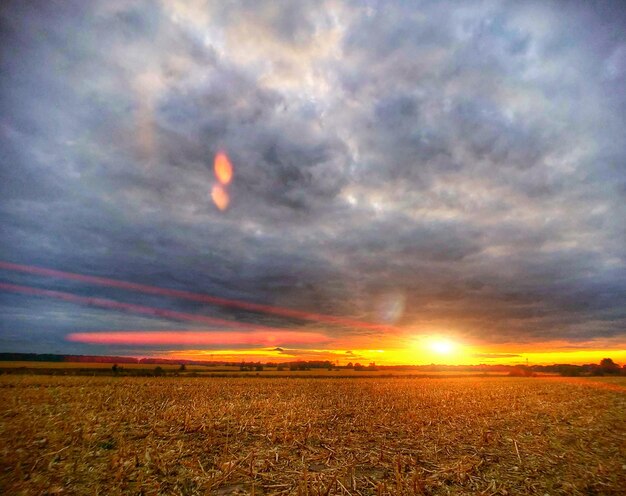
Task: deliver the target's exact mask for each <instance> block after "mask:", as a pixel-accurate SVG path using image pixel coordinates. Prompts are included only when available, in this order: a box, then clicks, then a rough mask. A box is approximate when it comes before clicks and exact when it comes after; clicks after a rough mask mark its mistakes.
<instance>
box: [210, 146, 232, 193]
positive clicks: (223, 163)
mask: <svg viewBox="0 0 626 496" xmlns="http://www.w3.org/2000/svg"><path fill="white" fill-rule="evenodd" d="M213 168H214V170H215V177H217V180H218V181H219V182H220V183H222V184H223V185H224V186H225V185H227V184H228V183H230V181H231V180H232V178H233V165H232V164H231V163H230V160H229V159H228V156H227V155H226V154H225V153H224V152H218V154H217V155H215V163H214V166H213Z"/></svg>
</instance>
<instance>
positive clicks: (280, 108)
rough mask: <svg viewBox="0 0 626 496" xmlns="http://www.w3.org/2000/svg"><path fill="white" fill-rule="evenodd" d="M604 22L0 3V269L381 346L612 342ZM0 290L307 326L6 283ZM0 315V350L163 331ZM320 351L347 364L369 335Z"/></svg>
mask: <svg viewBox="0 0 626 496" xmlns="http://www.w3.org/2000/svg"><path fill="white" fill-rule="evenodd" d="M622 11H623V9H621V8H620V3H619V2H599V3H595V4H594V7H593V8H592V7H591V6H589V5H587V4H586V3H584V2H523V3H518V2H514V3H511V2H497V1H493V2H482V3H480V4H479V5H475V4H472V5H469V4H468V3H467V2H434V1H433V2H427V1H424V2H382V1H381V2H376V1H372V2H335V1H327V2H323V3H322V4H320V3H319V2H297V4H296V3H294V2H246V1H243V2H236V3H229V4H228V5H226V4H225V3H224V2H205V1H201V0H197V1H191V2H178V1H171V2H170V1H163V2H161V3H160V4H158V5H157V6H156V7H155V4H154V3H153V2H142V1H133V2H121V1H120V2H115V1H113V2H111V1H106V2H104V1H103V2H100V1H95V2H75V3H71V2H64V3H62V4H55V3H50V2H26V3H24V2H8V3H6V5H4V6H3V8H2V10H1V14H0V31H1V32H2V33H3V34H2V43H1V44H0V51H1V55H0V64H1V67H0V72H1V73H2V74H3V77H2V78H1V79H0V110H1V112H0V115H1V117H0V152H1V153H0V226H2V227H1V230H2V237H1V241H0V258H1V259H2V260H5V261H8V262H13V263H23V264H32V265H39V266H44V267H50V268H56V269H60V270H67V271H72V272H77V273H84V274H92V275H99V276H104V277H111V278H118V279H124V280H129V281H134V282H138V283H143V284H152V285H156V286H162V287H167V288H173V289H184V290H189V291H196V292H203V293H207V294H211V295H216V296H222V297H227V298H236V299H241V300H244V301H249V302H256V303H263V304H268V305H276V306H281V307H288V308H293V309H298V310H302V311H306V312H315V313H327V314H332V315H342V316H346V317H350V318H356V319H363V320H367V321H371V322H382V323H388V324H394V325H396V326H397V327H398V331H397V332H400V333H402V332H407V333H415V334H420V333H428V332H446V331H450V332H454V333H456V334H458V335H460V336H463V337H465V338H466V339H469V340H474V341H484V342H493V343H500V342H525V343H527V342H534V341H537V342H539V341H546V340H566V341H588V340H590V339H594V338H598V339H602V338H606V339H616V338H617V339H621V338H623V340H624V342H626V304H625V303H624V302H626V229H625V227H624V226H625V224H626V223H625V219H626V169H625V167H624V164H625V163H626V131H625V129H626V122H625V121H626V119H625V117H626V91H625V90H624V88H626V62H625V61H626V34H625V33H626V22H625V19H624V14H623V12H622ZM220 150H225V151H226V152H227V153H228V155H229V157H230V159H231V161H232V163H233V165H234V177H233V180H232V183H231V184H229V194H230V201H231V202H230V205H229V207H228V209H227V210H225V211H224V212H221V211H220V210H218V209H217V208H216V207H215V205H214V204H213V203H212V201H211V189H212V187H213V185H214V183H215V179H214V176H213V170H212V167H213V158H214V156H215V154H216V153H217V152H218V151H220ZM0 279H1V280H2V281H3V282H5V283H8V284H27V285H34V286H36V287H39V288H45V289H50V290H57V291H71V292H75V293H76V294H79V295H83V296H99V297H103V298H113V299H120V300H121V301H126V302H128V303H131V304H138V305H156V306H162V307H164V308H168V309H170V310H172V311H182V312H198V313H202V314H206V315H210V316H215V317H219V318H228V319H237V320H244V321H246V322H258V323H261V324H267V325H282V326H285V327H286V328H289V329H292V330H295V329H303V330H307V329H309V328H311V327H314V324H311V323H309V324H305V323H301V322H296V321H285V320H284V319H280V318H278V317H272V316H268V315H257V314H254V313H250V312H248V313H246V312H241V311H237V310H233V309H227V308H217V307H214V306H212V305H203V304H201V303H197V302H195V303H194V302H184V301H180V300H175V299H167V300H163V299H161V300H157V299H155V298H153V297H150V296H146V295H140V294H130V293H125V292H123V291H120V290H119V289H114V288H95V287H93V286H89V285H84V284H79V283H76V282H71V281H62V280H50V279H45V278H41V277H37V276H33V275H24V274H17V273H14V272H12V271H7V270H3V271H0ZM0 299H1V301H0V305H1V306H2V308H0V346H2V348H4V349H6V350H16V351H29V350H31V349H33V348H38V349H37V350H35V351H50V350H51V349H54V350H56V351H61V352H63V351H68V352H80V351H92V350H93V349H92V348H89V347H88V346H87V345H81V344H77V343H68V342H66V341H65V339H64V336H65V335H66V334H67V333H70V332H89V331H94V330H101V329H110V330H115V329H118V330H124V329H153V330H159V329H171V327H172V322H171V321H170V320H167V319H159V318H156V317H155V318H151V319H150V318H146V317H140V316H135V315H128V314H124V313H121V314H120V313H116V312H114V311H106V310H102V309H94V308H88V307H85V306H83V305H78V304H73V303H71V302H59V301H51V300H46V299H42V298H40V297H37V296H33V295H23V294H22V295H17V294H10V293H9V292H2V293H0ZM94 319H95V321H94ZM180 328H181V329H184V328H189V327H185V325H184V324H182V323H181V324H180ZM324 332H325V333H326V334H327V335H328V336H330V337H331V338H335V339H340V340H342V341H343V342H346V341H349V340H350V339H354V340H355V343H356V342H358V339H361V338H362V336H363V335H372V334H373V333H374V331H368V330H364V329H358V328H351V327H342V328H337V327H334V328H327V329H325V330H324ZM37 343H39V344H37ZM277 344H278V345H280V344H281V343H277ZM356 347H357V346H354V348H356ZM26 348H28V349H26Z"/></svg>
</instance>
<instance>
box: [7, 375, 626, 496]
mask: <svg viewBox="0 0 626 496" xmlns="http://www.w3.org/2000/svg"><path fill="white" fill-rule="evenodd" d="M0 439H2V443H0V493H1V494H18V495H19V494H25V495H26V494H78V495H83V494H84V495H87V494H89V495H93V494H100V495H117V494H119V495H121V494H144V495H153V494H154V495H156V494H180V495H193V494H215V495H227V494H255V495H262V494H266V495H267V494H285V495H286V494H297V495H302V496H304V495H311V496H312V495H316V496H317V495H335V494H344V495H348V494H351V495H370V494H371V495H383V494H394V495H395V494H398V495H400V494H405V495H416V494H433V495H439V494H441V495H444V494H446V495H447V494H455V495H456V494H468V495H469V494H485V495H496V494H500V495H523V494H537V495H541V496H543V495H545V494H549V495H557V494H563V495H603V494H606V495H610V494H611V495H618V494H620V495H623V494H624V488H626V383H625V382H624V380H623V379H621V380H620V379H615V380H598V381H594V380H591V379H560V378H546V377H542V378H510V377H486V378H473V377H466V378H443V377H442V378H421V379H420V378H327V379H325V378H321V379H320V378H318V379H313V378H302V377H292V378H289V377H284V378H283V377H281V378H264V377H250V378H211V377H196V378H192V377H189V378H188V377H154V378H153V377H146V378H142V377H75V376H67V377H66V376H42V375H36V376H32V375H1V376H0Z"/></svg>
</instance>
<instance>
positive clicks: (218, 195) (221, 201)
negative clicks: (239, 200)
mask: <svg viewBox="0 0 626 496" xmlns="http://www.w3.org/2000/svg"><path fill="white" fill-rule="evenodd" d="M211 198H212V199H213V203H215V206H216V207H217V208H219V209H220V210H225V209H226V207H228V204H229V203H230V197H229V196H228V192H227V191H226V190H225V189H224V188H223V187H222V185H221V184H215V185H214V186H213V189H212V190H211Z"/></svg>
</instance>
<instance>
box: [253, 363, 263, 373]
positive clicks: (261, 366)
mask: <svg viewBox="0 0 626 496" xmlns="http://www.w3.org/2000/svg"><path fill="white" fill-rule="evenodd" d="M254 370H256V371H257V372H263V365H261V364H260V363H257V364H256V365H255V367H254Z"/></svg>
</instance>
